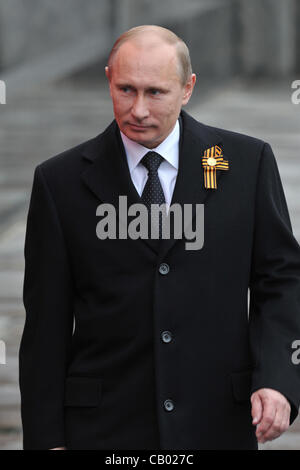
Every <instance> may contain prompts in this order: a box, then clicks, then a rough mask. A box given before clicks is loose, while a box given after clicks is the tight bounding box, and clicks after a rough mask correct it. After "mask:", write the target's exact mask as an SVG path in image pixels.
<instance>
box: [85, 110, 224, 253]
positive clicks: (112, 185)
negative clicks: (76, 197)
mask: <svg viewBox="0 0 300 470" xmlns="http://www.w3.org/2000/svg"><path fill="white" fill-rule="evenodd" d="M180 127H181V132H180V143H179V169H178V175H177V179H176V183H175V187H174V192H173V197H172V201H171V204H174V203H178V204H180V205H181V207H183V204H193V207H194V206H195V204H204V201H205V200H206V198H207V197H208V196H209V194H211V192H212V191H214V190H208V189H206V188H205V187H204V171H203V167H202V162H201V156H202V155H203V153H204V150H205V149H206V148H209V147H212V146H213V145H222V141H221V138H220V136H219V135H218V134H217V133H216V131H215V130H214V129H213V128H210V127H208V126H205V125H204V124H201V123H200V122H198V121H196V120H195V119H194V118H192V117H191V116H190V115H189V114H188V113H186V112H185V111H183V110H182V111H181V113H180ZM82 154H83V157H84V158H85V159H87V160H89V161H90V163H91V164H90V165H89V166H88V168H87V169H86V170H84V171H83V173H82V174H81V178H82V181H83V182H84V184H85V185H86V186H87V187H88V188H89V189H90V190H91V191H92V192H93V193H94V194H95V196H96V197H97V198H98V199H99V200H100V201H101V202H102V203H110V204H112V205H113V206H114V207H115V209H116V212H117V215H118V217H119V218H121V219H122V217H123V216H122V214H120V213H119V212H118V207H119V196H121V195H123V196H127V206H128V207H129V206H130V205H132V204H134V203H142V200H141V198H140V196H139V194H138V192H137V191H136V188H135V186H134V184H133V182H132V180H131V177H130V172H129V168H128V164H127V159H126V154H125V150H124V146H123V142H122V139H121V136H120V131H119V128H118V126H117V123H116V121H115V120H114V121H113V122H112V123H111V124H110V125H109V126H108V127H107V129H106V130H105V131H104V132H103V133H102V134H100V135H99V136H97V137H95V138H94V139H91V140H90V141H88V142H87V143H86V145H84V146H83V148H82ZM226 159H227V160H228V156H227V155H226ZM222 173H224V172H223V171H219V172H217V184H218V183H219V180H220V178H221V176H222ZM193 212H194V215H195V211H193ZM190 223H191V222H190ZM141 241H142V242H145V243H146V244H147V245H148V246H149V247H150V248H151V249H153V250H154V251H155V252H156V253H158V252H159V254H160V255H162V256H164V255H165V254H166V252H167V251H168V250H169V249H170V248H171V247H172V246H173V244H174V243H176V241H177V240H175V239H172V238H171V239H170V240H161V241H160V242H159V245H158V243H157V240H151V239H141ZM158 246H159V249H158Z"/></svg>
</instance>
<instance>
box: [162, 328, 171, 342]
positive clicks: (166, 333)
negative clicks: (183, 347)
mask: <svg viewBox="0 0 300 470" xmlns="http://www.w3.org/2000/svg"><path fill="white" fill-rule="evenodd" d="M161 339H162V340H163V342H164V343H170V341H172V333H170V331H163V332H162V334H161Z"/></svg>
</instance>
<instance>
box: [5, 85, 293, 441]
mask: <svg viewBox="0 0 300 470" xmlns="http://www.w3.org/2000/svg"><path fill="white" fill-rule="evenodd" d="M200 86H201V84H199V87H200ZM206 98H209V99H204V100H202V101H199V100H198V99H197V100H196V103H197V104H194V105H193V106H191V107H190V108H189V111H190V112H191V113H192V114H193V115H194V116H195V117H196V118H198V119H199V120H201V121H203V122H206V123H208V124H212V125H216V126H219V127H224V128H227V129H232V130H236V131H238V132H245V133H247V134H250V135H255V136H257V137H261V138H263V139H264V140H266V141H268V142H270V143H271V145H272V147H273V149H274V151H275V155H276V157H277V161H278V165H279V169H280V172H281V175H282V180H283V184H284V187H285V193H286V197H287V201H288V205H289V208H290V215H291V219H292V223H293V228H294V233H295V236H296V238H297V240H298V241H300V202H299V198H297V192H298V187H299V183H300V155H299V146H300V134H299V128H300V112H299V111H300V105H299V106H296V105H292V103H291V100H290V83H285V84H280V85H276V86H275V85H273V86H267V85H266V84H264V85H261V86H258V85H256V86H255V87H253V86H250V84H249V85H248V86H247V85H243V86H242V85H241V84H239V83H233V84H231V85H230V86H228V87H224V88H223V89H222V90H221V91H220V92H218V93H215V94H213V95H210V96H209V97H208V96H207V97H206ZM194 103H195V102H194ZM0 110H1V115H0V141H1V152H0V169H1V172H0V339H2V340H4V341H5V343H6V348H7V351H6V353H7V354H6V365H1V364H0V387H1V388H0V449H20V448H21V422H20V413H19V389H18V361H17V353H18V348H19V342H20V338H21V333H22V329H23V325H24V309H23V305H22V301H21V295H22V282H23V269H24V260H23V244H24V234H25V221H26V211H27V208H28V202H29V195H30V189H31V184H32V175H33V169H34V167H35V165H36V164H37V163H38V162H40V161H42V160H45V159H46V158H48V157H50V156H52V155H54V154H56V153H58V152H60V151H62V150H64V149H66V148H68V147H71V146H73V145H76V144H77V143H79V142H82V141H83V140H86V139H88V138H90V137H92V136H94V135H96V134H98V133H99V132H100V130H101V129H103V128H104V126H106V125H107V124H108V123H109V122H110V120H111V118H112V109H111V105H110V100H109V96H108V93H107V91H106V90H105V88H104V87H103V86H102V84H99V86H98V87H97V86H95V85H93V86H88V87H87V86H81V87H78V86H77V87H73V86H70V84H69V83H67V82H65V83H61V84H60V85H59V86H57V85H47V86H45V87H44V88H39V89H36V90H34V92H30V93H29V92H28V94H27V95H24V94H19V96H17V95H14V96H13V97H12V98H11V99H10V100H8V103H7V105H5V106H1V108H0ZM274 367H276V365H274ZM262 448H263V449H300V422H299V420H297V421H296V422H295V423H294V425H293V426H292V427H291V428H290V430H289V432H287V433H286V434H285V435H284V436H283V437H282V438H280V439H277V440H275V441H273V442H272V443H269V444H266V445H265V446H262Z"/></svg>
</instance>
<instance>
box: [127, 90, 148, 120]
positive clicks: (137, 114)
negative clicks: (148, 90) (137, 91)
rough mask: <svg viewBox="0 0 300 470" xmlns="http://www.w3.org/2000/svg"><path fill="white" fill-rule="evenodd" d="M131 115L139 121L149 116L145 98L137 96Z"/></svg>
mask: <svg viewBox="0 0 300 470" xmlns="http://www.w3.org/2000/svg"><path fill="white" fill-rule="evenodd" d="M131 113H132V115H133V117H134V118H135V119H137V120H139V121H141V120H142V119H145V118H147V117H148V116H149V109H148V106H147V101H146V99H145V98H144V97H143V96H141V95H138V96H136V98H135V100H134V102H133V105H132V109H131Z"/></svg>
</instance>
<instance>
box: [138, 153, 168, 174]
mask: <svg viewBox="0 0 300 470" xmlns="http://www.w3.org/2000/svg"><path fill="white" fill-rule="evenodd" d="M162 161H163V157H162V156H161V155H159V153H156V152H148V153H146V155H144V156H143V158H142V160H141V163H142V164H143V165H144V166H145V167H146V168H147V170H148V171H149V172H150V173H153V172H156V171H157V170H158V167H159V165H160V164H161V162H162Z"/></svg>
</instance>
